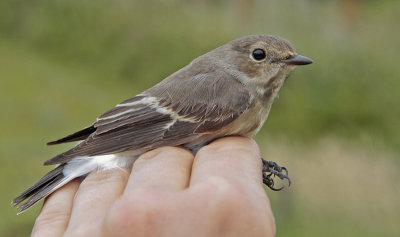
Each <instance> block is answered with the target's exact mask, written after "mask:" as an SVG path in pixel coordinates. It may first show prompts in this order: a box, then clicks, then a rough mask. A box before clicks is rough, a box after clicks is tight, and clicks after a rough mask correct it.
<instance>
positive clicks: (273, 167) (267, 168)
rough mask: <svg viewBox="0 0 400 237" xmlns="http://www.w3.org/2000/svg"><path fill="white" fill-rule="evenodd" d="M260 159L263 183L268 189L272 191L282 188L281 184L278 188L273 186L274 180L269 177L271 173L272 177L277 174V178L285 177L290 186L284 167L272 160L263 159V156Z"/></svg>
mask: <svg viewBox="0 0 400 237" xmlns="http://www.w3.org/2000/svg"><path fill="white" fill-rule="evenodd" d="M261 160H262V163H263V168H262V173H263V183H264V184H265V185H267V186H268V187H269V188H270V189H272V190H274V191H279V190H282V189H283V186H282V187H280V188H275V187H274V180H273V179H272V177H271V176H272V175H273V177H275V176H278V178H280V179H282V180H284V179H287V181H288V182H289V186H290V183H291V181H290V178H289V176H288V171H287V169H286V168H285V167H281V166H279V165H278V164H276V163H275V162H273V161H268V160H264V158H261ZM266 172H268V173H269V174H266Z"/></svg>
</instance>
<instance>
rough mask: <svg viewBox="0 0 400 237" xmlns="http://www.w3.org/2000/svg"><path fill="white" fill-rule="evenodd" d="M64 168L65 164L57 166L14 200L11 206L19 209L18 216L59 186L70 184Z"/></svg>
mask: <svg viewBox="0 0 400 237" xmlns="http://www.w3.org/2000/svg"><path fill="white" fill-rule="evenodd" d="M64 166H65V164H62V165H59V166H57V167H56V168H55V169H53V170H52V171H50V172H49V173H47V174H46V175H45V176H43V177H42V178H41V179H40V180H39V181H37V182H36V183H35V184H34V185H32V186H31V187H30V188H28V189H27V190H25V191H24V192H23V193H21V194H20V195H19V196H18V197H16V198H14V200H13V201H12V202H11V204H12V205H14V206H16V207H17V209H18V214H21V213H22V212H24V211H26V210H27V209H28V208H30V207H31V206H33V205H34V204H35V203H37V202H38V201H40V200H41V199H42V198H44V197H46V196H48V195H49V194H51V193H52V192H53V191H54V190H56V189H57V188H59V186H62V185H63V182H64V183H65V182H68V181H67V180H66V177H65V176H64V175H63V169H64ZM26 199H28V200H26ZM25 200H26V201H25ZM24 201H25V202H24Z"/></svg>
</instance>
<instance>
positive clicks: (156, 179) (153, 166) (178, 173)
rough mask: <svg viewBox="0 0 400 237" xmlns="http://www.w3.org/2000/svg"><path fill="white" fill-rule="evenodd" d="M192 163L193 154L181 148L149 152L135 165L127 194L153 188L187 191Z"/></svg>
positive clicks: (127, 187)
mask: <svg viewBox="0 0 400 237" xmlns="http://www.w3.org/2000/svg"><path fill="white" fill-rule="evenodd" d="M192 163H193V155H192V153H191V152H190V151H188V150H186V149H184V148H181V147H161V148H157V149H155V150H152V151H150V152H147V153H145V154H143V155H142V156H140V157H139V158H138V159H137V160H136V161H135V163H134V164H133V168H132V174H131V176H130V178H129V181H128V184H127V186H126V190H125V192H129V191H132V190H135V189H137V188H153V187H154V188H156V189H158V190H160V189H167V190H182V189H185V188H187V186H188V184H189V179H190V172H191V167H192Z"/></svg>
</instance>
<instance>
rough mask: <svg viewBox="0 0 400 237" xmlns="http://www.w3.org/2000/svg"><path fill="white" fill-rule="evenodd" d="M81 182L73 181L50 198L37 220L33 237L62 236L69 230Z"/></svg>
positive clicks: (47, 199)
mask: <svg viewBox="0 0 400 237" xmlns="http://www.w3.org/2000/svg"><path fill="white" fill-rule="evenodd" d="M78 187H79V181H77V180H73V181H71V182H69V183H68V184H66V185H65V186H64V187H62V188H60V189H59V190H57V191H56V192H54V193H52V194H51V195H50V196H48V197H47V198H46V200H45V202H44V205H43V208H42V211H41V212H40V214H39V216H38V217H37V218H36V221H35V225H34V226H33V230H32V236H62V235H63V233H64V232H65V230H66V229H67V226H68V222H69V218H70V215H71V210H72V203H73V200H74V197H75V193H76V191H77V190H78Z"/></svg>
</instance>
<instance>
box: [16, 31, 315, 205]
mask: <svg viewBox="0 0 400 237" xmlns="http://www.w3.org/2000/svg"><path fill="white" fill-rule="evenodd" d="M311 62H312V61H311V60H310V59H308V58H305V57H303V56H300V55H298V54H297V52H296V51H295V49H294V48H293V46H292V45H291V44H290V43H289V42H288V41H287V40H285V39H282V38H280V37H276V36H268V35H254V36H247V37H242V38H239V39H236V40H234V41H232V42H229V43H228V44H225V45H223V46H221V47H219V48H216V49H214V50H212V51H210V52H209V53H207V54H204V55H202V56H200V57H198V58H196V59H195V60H193V61H192V62H191V63H190V64H189V65H187V66H186V67H184V68H182V69H180V70H179V71H177V72H175V73H173V74H172V75H171V76H169V77H167V78H165V79H164V80H163V81H161V82H160V83H158V84H157V85H155V86H153V87H152V88H150V89H148V90H146V91H144V92H143V93H141V94H139V95H137V96H135V97H132V98H130V99H128V100H125V101H124V102H122V103H120V104H118V105H117V106H116V107H114V108H113V109H111V110H109V111H107V112H105V113H104V114H102V115H101V116H100V117H99V118H98V119H97V121H96V122H94V123H93V124H92V125H91V126H89V127H86V128H84V129H82V130H80V131H78V132H75V133H73V134H71V135H69V136H66V137H64V138H61V139H58V140H56V141H53V142H49V143H48V144H50V145H53V144H60V143H64V142H71V141H78V140H82V142H81V143H79V144H78V145H77V146H75V147H74V148H72V149H70V150H68V151H66V152H64V153H62V154H60V155H57V156H55V157H53V158H51V159H50V160H48V161H46V162H45V165H52V164H61V166H58V167H57V168H56V169H55V170H54V171H52V172H50V173H49V174H48V175H47V176H45V177H44V178H42V179H41V180H40V181H39V182H38V183H36V184H34V185H33V186H32V187H31V188H29V189H28V191H25V192H24V193H22V194H21V195H20V196H18V197H17V198H16V199H14V201H13V204H14V205H21V203H22V202H23V201H24V200H25V199H27V198H28V199H29V200H28V201H27V202H26V203H23V204H22V205H21V206H20V211H24V210H26V209H27V208H29V207H30V206H32V205H33V204H34V203H36V202H37V201H38V200H40V199H41V198H43V197H45V196H46V195H48V194H50V193H51V192H53V191H54V190H55V189H57V188H59V187H60V186H62V185H63V184H65V183H66V182H68V181H69V180H71V179H73V178H75V177H78V176H82V175H85V174H87V173H89V172H91V171H92V170H93V169H95V168H109V166H112V167H115V166H124V165H131V164H132V163H133V162H134V160H135V159H136V158H137V157H138V156H139V155H140V154H142V153H143V152H146V151H148V150H151V149H154V148H157V147H160V146H177V145H183V146H185V147H187V148H188V149H190V150H192V151H193V152H194V153H195V152H196V151H197V150H198V149H199V148H200V147H201V146H203V145H204V144H207V143H209V142H210V141H212V140H214V139H216V138H219V137H223V136H227V135H243V136H252V135H254V134H255V133H256V132H257V131H258V130H259V129H260V128H261V126H262V124H263V123H264V121H265V120H266V119H267V116H268V113H269V110H270V108H271V105H272V103H273V101H274V99H275V97H276V95H277V94H278V92H279V90H280V88H281V86H282V85H283V82H284V81H285V79H286V78H287V76H288V75H289V73H290V72H291V71H292V70H293V69H294V66H295V65H304V64H309V63H311ZM107 155H112V156H107ZM104 157H106V158H107V159H111V160H112V162H114V163H115V165H114V163H113V165H107V164H104V163H102V162H101V161H104V160H105V159H106V158H104ZM101 159H102V160H101ZM110 162H111V161H110ZM86 166H87V167H86ZM60 167H61V168H60ZM64 167H65V168H64ZM77 167H79V172H78V171H76V172H75V171H74V169H76V170H78V169H77ZM82 167H83V168H82ZM85 167H86V168H85ZM82 170H83V171H82ZM269 186H270V185H269ZM272 186H273V184H272ZM44 187H46V188H44ZM270 187H271V186H270Z"/></svg>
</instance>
